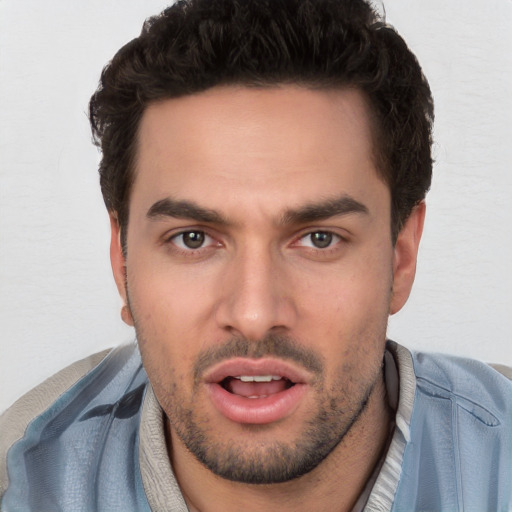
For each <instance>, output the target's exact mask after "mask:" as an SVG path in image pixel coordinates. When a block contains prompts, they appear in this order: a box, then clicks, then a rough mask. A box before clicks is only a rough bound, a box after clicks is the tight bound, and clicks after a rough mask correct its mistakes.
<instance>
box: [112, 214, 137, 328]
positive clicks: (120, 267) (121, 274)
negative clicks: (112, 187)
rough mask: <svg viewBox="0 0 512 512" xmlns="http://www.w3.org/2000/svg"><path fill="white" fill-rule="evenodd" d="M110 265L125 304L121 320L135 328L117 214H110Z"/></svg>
mask: <svg viewBox="0 0 512 512" xmlns="http://www.w3.org/2000/svg"><path fill="white" fill-rule="evenodd" d="M110 263H111V265H112V272H113V274H114V279H115V281H116V285H117V290H118V291H119V295H120V296H121V299H122V300H123V303H124V304H123V307H122V308H121V318H122V319H123V321H124V322H125V323H126V324H128V325H131V326H133V317H132V314H131V311H130V306H129V305H128V295H127V291H126V260H125V257H124V254H123V247H122V244H121V228H120V226H119V221H118V220H117V216H116V215H115V213H110Z"/></svg>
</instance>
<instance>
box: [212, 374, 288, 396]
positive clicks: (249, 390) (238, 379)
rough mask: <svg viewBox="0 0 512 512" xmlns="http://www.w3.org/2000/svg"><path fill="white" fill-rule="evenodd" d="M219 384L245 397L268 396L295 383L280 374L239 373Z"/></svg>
mask: <svg viewBox="0 0 512 512" xmlns="http://www.w3.org/2000/svg"><path fill="white" fill-rule="evenodd" d="M219 385H220V386H222V388H224V389H225V390H226V391H227V392H228V393H232V394H234V395H238V396H241V397H245V398H267V397H268V396H270V395H275V394H276V393H281V392H282V391H286V390H288V389H290V388H291V387H293V386H294V385H295V383H294V382H292V381H291V380H290V379H288V378H286V377H281V376H280V375H237V376H234V377H231V376H228V377H226V378H224V379H223V380H222V381H221V382H219Z"/></svg>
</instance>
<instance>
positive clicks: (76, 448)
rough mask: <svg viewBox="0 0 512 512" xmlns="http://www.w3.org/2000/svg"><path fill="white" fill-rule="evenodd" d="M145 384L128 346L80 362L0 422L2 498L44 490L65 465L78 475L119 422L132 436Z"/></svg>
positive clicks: (131, 346) (137, 358)
mask: <svg viewBox="0 0 512 512" xmlns="http://www.w3.org/2000/svg"><path fill="white" fill-rule="evenodd" d="M146 382H147V379H146V376H145V372H144V371H143V368H142V362H141V360H140V354H139V352H138V349H137V346H136V344H129V345H123V346H120V347H117V348H115V349H113V350H107V351H104V352H100V353H98V354H94V355H92V356H90V357H88V358H86V359H83V360H81V361H78V362H76V363H74V364H72V365H71V366H69V367H67V368H65V369H64V370H62V371H60V372H59V373H57V374H56V375H54V376H53V377H50V378H49V379H47V380H46V381H45V382H43V383H42V384H41V385H39V386H37V387H36V388H34V389H33V390H32V391H30V392H29V393H27V394H26V395H24V396H23V397H22V398H20V399H19V400H18V401H17V402H15V404H14V405H13V406H11V407H10V408H9V409H8V410H7V411H6V412H5V413H4V414H3V415H2V416H1V417H0V432H1V435H0V483H1V486H0V495H2V494H3V493H4V492H6V489H7V488H8V489H9V490H10V494H11V495H13V496H14V493H15V492H16V489H18V490H19V491H20V492H22V490H23V489H28V488H31V489H37V488H40V486H41V485H42V480H44V479H45V478H46V477H45V474H47V473H48V470H51V471H56V469H55V468H57V467H59V464H61V465H62V464H63V463H64V461H65V464H66V468H67V469H66V471H68V472H69V471H71V470H72V471H73V472H74V473H76V474H77V475H78V474H79V473H80V471H82V469H83V467H82V466H83V462H84V460H85V459H86V458H87V457H89V456H90V452H93V451H96V453H101V449H102V446H103V445H105V444H108V443H109V442H110V438H109V437H108V436H109V435H110V432H109V429H108V428H106V427H107V426H108V425H109V424H111V423H112V422H113V421H114V420H116V419H118V420H119V419H120V420H123V424H124V425H128V423H130V426H129V428H125V430H126V435H127V436H129V435H132V431H133V429H134V428H136V418H135V419H133V418H134V417H135V416H136V415H137V411H138V410H139V407H140V403H141V400H142V395H143V392H144V389H145V385H146ZM134 422H135V423H134ZM132 423H133V424H132ZM123 432H124V431H123ZM99 433H102V434H103V437H101V436H100V435H99ZM114 435H118V432H114ZM118 437H119V436H118ZM93 442H97V443H100V444H101V443H103V444H101V446H98V447H96V448H95V447H93V446H92V444H93ZM42 454H44V456H42ZM110 459H112V457H110V456H109V460H110ZM59 461H60V462H59ZM78 461H81V465H80V464H78ZM73 464H76V465H77V467H72V465H73ZM85 466H87V464H86V465H85ZM89 466H91V467H92V466H93V464H92V463H91V464H90V465H89ZM57 476H59V475H53V476H52V478H53V477H55V478H57ZM55 478H54V480H55ZM93 479H94V476H91V481H92V480H93ZM45 485H46V484H45ZM8 486H9V487H8ZM7 492H9V491H7ZM16 499H18V498H15V500H14V501H13V502H14V503H16ZM2 505H3V502H2ZM50 508H51V507H49V508H48V509H50Z"/></svg>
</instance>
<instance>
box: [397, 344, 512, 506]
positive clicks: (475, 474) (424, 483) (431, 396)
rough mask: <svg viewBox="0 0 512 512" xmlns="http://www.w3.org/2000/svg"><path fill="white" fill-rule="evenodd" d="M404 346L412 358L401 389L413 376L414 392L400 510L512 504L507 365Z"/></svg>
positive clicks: (511, 386) (511, 401)
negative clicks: (424, 351) (416, 349)
mask: <svg viewBox="0 0 512 512" xmlns="http://www.w3.org/2000/svg"><path fill="white" fill-rule="evenodd" d="M400 350H401V351H402V352H404V351H405V353H406V355H407V354H408V357H409V361H410V363H411V366H412V368H411V371H410V372H409V373H407V375H405V377H407V379H403V377H404V373H403V372H402V371H401V372H400V392H401V393H402V389H403V387H402V385H403V384H407V385H409V387H410V389H411V394H412V396H413V397H414V398H413V400H412V403H411V415H410V416H409V417H408V418H407V419H408V420H409V423H408V425H407V429H406V431H407V434H408V435H407V444H406V446H405V450H404V454H403V459H402V467H401V475H400V480H399V484H398V488H397V492H396V496H395V506H394V508H393V510H471V511H473V510H474V511H480V510H511V508H510V506H511V505H512V486H511V485H510V482H512V465H511V464H510V461H511V460H512V382H511V381H510V380H509V379H508V378H507V377H506V376H505V374H506V373H507V371H508V370H507V368H506V367H498V369H499V370H501V371H498V369H496V368H493V367H492V366H491V365H489V364H486V363H482V362H480V361H476V360H472V359H466V358H461V357H454V356H448V355H444V354H426V353H419V352H409V351H407V350H406V349H403V347H401V348H400ZM403 380H405V381H406V382H403ZM400 400H401V402H402V397H400ZM397 425H398V423H397Z"/></svg>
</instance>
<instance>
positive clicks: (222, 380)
mask: <svg viewBox="0 0 512 512" xmlns="http://www.w3.org/2000/svg"><path fill="white" fill-rule="evenodd" d="M311 378H312V376H311V374H310V373H308V372H307V371H304V370H303V369H301V368H300V367H298V366H297V365H293V364H291V363H288V362H285V361H280V360H275V359H270V358H269V359H258V360H256V359H252V360H251V359H247V358H235V359H232V360H229V361H225V362H223V363H220V364H219V365H216V366H215V367H214V368H212V369H211V370H210V371H209V372H207V373H206V375H205V376H204V382H205V384H206V386H207V389H208V390H209V396H210V398H211V401H212V404H213V405H214V407H215V408H216V409H217V410H218V412H220V414H221V415H222V416H224V417H226V418H227V419H229V420H231V421H234V422H236V423H245V424H248V423H252V424H260V425H261V424H269V423H273V422H277V421H280V420H283V419H285V418H287V417H289V416H290V415H292V414H293V412H294V411H295V410H296V409H297V408H298V407H299V406H300V404H301V403H302V400H303V398H304V396H305V395H306V393H307V392H308V391H307V390H308V389H309V388H310V386H309V382H310V380H311Z"/></svg>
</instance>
